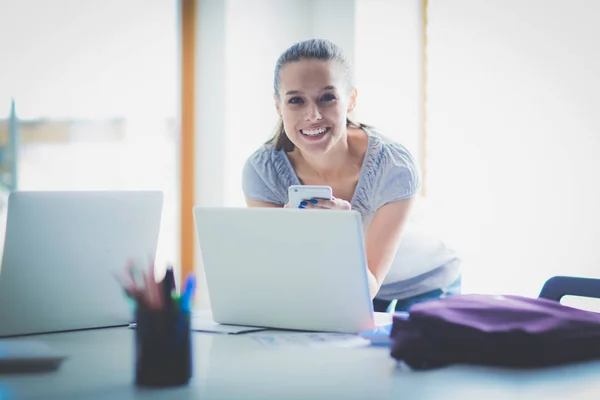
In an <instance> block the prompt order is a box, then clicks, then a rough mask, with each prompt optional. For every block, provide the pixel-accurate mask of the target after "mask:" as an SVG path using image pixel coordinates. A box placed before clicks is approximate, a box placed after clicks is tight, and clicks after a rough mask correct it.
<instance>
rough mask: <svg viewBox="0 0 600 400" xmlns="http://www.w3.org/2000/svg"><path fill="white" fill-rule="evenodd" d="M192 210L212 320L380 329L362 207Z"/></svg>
mask: <svg viewBox="0 0 600 400" xmlns="http://www.w3.org/2000/svg"><path fill="white" fill-rule="evenodd" d="M193 212H194V219H195V225H196V231H197V235H198V239H199V244H200V251H201V256H202V261H203V265H204V269H205V273H206V280H207V285H208V294H209V300H210V303H211V308H212V316H213V319H214V320H215V322H219V323H221V324H233V325H250V326H262V327H270V328H282V329H297V330H311V331H323V332H344V333H357V332H361V331H364V330H369V329H373V328H374V327H375V324H374V315H373V304H372V302H371V297H370V294H369V288H368V280H367V262H366V255H365V254H366V253H365V247H364V239H363V230H362V221H361V218H360V214H359V213H358V212H356V211H334V210H296V209H279V208H212V207H199V206H197V207H194V210H193Z"/></svg>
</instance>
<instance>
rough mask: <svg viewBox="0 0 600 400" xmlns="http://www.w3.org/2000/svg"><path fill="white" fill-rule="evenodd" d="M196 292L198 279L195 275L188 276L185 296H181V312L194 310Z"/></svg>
mask: <svg viewBox="0 0 600 400" xmlns="http://www.w3.org/2000/svg"><path fill="white" fill-rule="evenodd" d="M195 290H196V278H195V277H194V275H192V274H190V275H188V276H187V279H186V281H185V289H184V292H183V294H182V295H181V300H180V304H181V310H182V311H190V310H191V308H192V299H193V297H194V292H195Z"/></svg>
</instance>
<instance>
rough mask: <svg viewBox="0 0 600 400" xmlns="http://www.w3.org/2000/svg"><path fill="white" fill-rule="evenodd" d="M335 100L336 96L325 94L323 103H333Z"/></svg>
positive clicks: (322, 99) (322, 98)
mask: <svg viewBox="0 0 600 400" xmlns="http://www.w3.org/2000/svg"><path fill="white" fill-rule="evenodd" d="M332 100H335V96H334V95H333V94H325V95H323V97H321V101H332Z"/></svg>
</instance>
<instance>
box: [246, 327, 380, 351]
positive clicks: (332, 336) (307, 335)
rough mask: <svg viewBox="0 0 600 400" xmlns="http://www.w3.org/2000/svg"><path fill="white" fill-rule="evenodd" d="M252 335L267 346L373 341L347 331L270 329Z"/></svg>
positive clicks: (349, 344)
mask: <svg viewBox="0 0 600 400" xmlns="http://www.w3.org/2000/svg"><path fill="white" fill-rule="evenodd" d="M250 337H251V338H252V339H254V340H256V341H257V342H259V343H260V344H262V345H264V346H267V347H291V348H294V347H295V348H306V347H313V348H323V347H362V346H368V345H369V344H370V343H371V342H370V341H369V340H367V339H364V338H362V337H360V336H358V335H352V334H347V333H326V332H278V331H268V332H264V333H262V332H261V333H257V334H252V335H250Z"/></svg>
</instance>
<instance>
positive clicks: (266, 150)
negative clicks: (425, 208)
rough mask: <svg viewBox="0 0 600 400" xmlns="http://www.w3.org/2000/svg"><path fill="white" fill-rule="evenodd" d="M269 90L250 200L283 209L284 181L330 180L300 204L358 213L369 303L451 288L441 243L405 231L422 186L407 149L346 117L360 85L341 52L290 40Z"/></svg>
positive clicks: (251, 166) (405, 301)
mask: <svg viewBox="0 0 600 400" xmlns="http://www.w3.org/2000/svg"><path fill="white" fill-rule="evenodd" d="M274 91H275V93H274V98H275V107H276V109H277V113H278V114H279V116H280V123H279V126H278V129H277V133H276V135H275V136H274V137H273V139H271V140H270V141H269V142H268V143H266V144H265V145H263V146H262V147H261V148H259V149H258V150H257V151H256V152H255V153H254V154H252V156H251V157H250V158H249V159H248V161H247V162H246V164H245V166H244V173H243V189H244V194H245V197H246V201H247V204H248V206H250V207H286V206H287V204H288V196H287V189H288V187H289V186H290V185H297V184H304V185H327V186H330V187H331V188H332V190H333V195H334V198H333V199H332V200H322V199H307V200H306V201H304V202H302V203H301V205H300V208H306V209H332V210H335V209H338V210H350V209H352V210H356V211H358V212H359V213H360V214H361V215H362V220H363V227H364V230H365V247H366V251H367V264H368V277H369V288H370V291H371V298H373V299H374V308H375V310H376V311H384V310H388V311H391V310H393V309H395V310H397V311H401V310H406V309H407V308H408V307H409V306H410V305H411V304H413V303H415V302H417V301H422V300H426V299H432V298H438V297H441V296H444V295H445V294H448V293H457V292H458V291H459V289H460V272H459V264H460V263H459V261H458V259H457V258H456V256H455V255H454V254H453V253H452V252H451V251H449V250H447V249H446V248H445V247H444V246H443V245H441V243H440V242H439V241H435V240H433V241H432V240H431V239H429V238H427V237H423V236H420V235H418V234H411V230H410V229H409V230H406V226H407V221H408V217H409V213H410V211H411V207H412V206H413V202H414V199H415V196H416V195H417V192H418V190H419V187H420V176H419V171H418V168H417V165H416V164H415V161H414V159H413V157H412V156H411V154H410V153H409V152H408V151H407V150H406V148H404V147H403V146H401V145H400V144H397V143H393V142H391V141H389V140H388V139H386V138H385V137H383V136H382V135H380V134H379V133H378V132H377V131H376V130H375V129H373V128H372V127H370V126H367V125H364V124H358V123H354V122H352V121H350V119H349V117H348V116H349V114H351V113H352V111H353V110H354V108H355V106H356V98H357V90H356V88H355V87H354V84H353V80H352V71H351V69H350V64H349V62H348V60H347V59H346V58H345V56H344V54H343V52H342V50H341V49H340V48H339V47H337V46H336V45H334V44H333V43H331V42H329V41H327V40H317V39H314V40H307V41H304V42H300V43H297V44H295V45H293V46H292V47H290V48H289V49H287V50H286V51H285V52H284V53H283V54H282V55H281V56H280V57H279V59H278V61H277V65H276V67H275V76H274ZM405 230H406V232H404V231H405ZM401 238H402V240H401ZM332 295H333V293H332Z"/></svg>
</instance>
